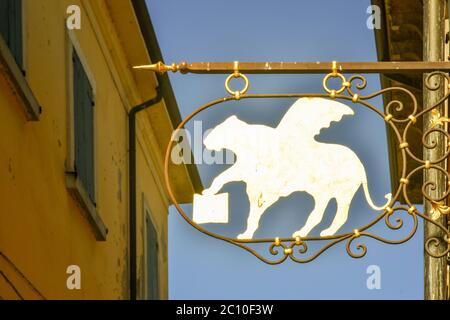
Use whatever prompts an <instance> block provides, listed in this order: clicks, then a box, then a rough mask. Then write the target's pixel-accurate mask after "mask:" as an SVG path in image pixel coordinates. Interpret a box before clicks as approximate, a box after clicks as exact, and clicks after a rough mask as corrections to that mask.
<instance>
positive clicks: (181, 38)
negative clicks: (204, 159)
mask: <svg viewBox="0 0 450 320" xmlns="http://www.w3.org/2000/svg"><path fill="white" fill-rule="evenodd" d="M148 5H149V11H150V14H151V17H152V21H153V24H154V27H155V29H156V32H157V35H158V40H159V43H160V46H161V49H162V52H163V55H164V57H165V61H166V62H167V63H171V62H173V61H176V62H180V61H184V60H186V61H234V60H239V61H332V60H337V61H376V50H375V41H374V35H373V31H372V30H369V29H368V28H367V26H366V20H367V17H368V15H367V13H366V10H367V7H368V6H369V5H370V3H369V1H368V0H367V1H366V0H365V1H362V0H348V1H331V0H328V1H327V0H317V1H298V0H297V1H287V0H283V1H266V0H259V1H236V0H228V1H211V0H196V1H181V0H178V1H176V0H159V1H157V0H150V1H148ZM170 77H171V81H172V86H173V89H174V91H175V95H176V98H177V101H178V105H179V108H180V111H181V114H182V116H183V117H186V116H187V115H188V114H189V113H190V112H192V111H193V110H195V109H196V108H198V107H199V106H200V105H202V104H204V103H206V102H208V101H210V100H214V99H216V98H219V97H223V96H225V95H226V92H225V90H224V80H225V78H226V75H180V74H173V75H172V74H171V75H170ZM322 77H323V76H322V75H257V76H256V75H250V76H249V78H250V81H251V87H250V91H249V92H252V93H256V92H258V93H283V92H318V93H321V92H322V90H323V89H322V87H321V79H322ZM367 80H368V86H367V88H366V92H373V91H376V90H378V89H379V87H380V86H379V79H378V76H376V75H368V76H367ZM293 102H294V100H292V99H291V100H289V99H278V100H273V99H272V100H258V101H251V100H246V101H239V102H232V103H227V104H223V105H221V106H219V107H217V108H213V109H211V110H208V111H206V112H204V113H201V114H200V115H199V116H198V117H196V118H195V120H201V121H203V127H204V129H208V128H211V127H214V126H215V125H217V124H218V123H219V122H221V121H223V120H224V119H225V118H226V117H228V116H229V115H231V114H236V115H237V116H238V117H239V118H241V119H242V120H245V121H246V122H249V123H260V124H266V125H270V126H275V125H277V123H278V121H279V120H280V119H281V118H282V116H283V114H284V113H285V112H286V111H287V109H288V107H289V106H290V105H291V104H292V103H293ZM372 102H373V103H374V104H375V105H377V106H379V107H380V108H381V105H382V104H381V99H375V100H373V101H372ZM352 108H353V109H354V111H355V116H353V117H345V118H344V119H343V120H342V121H340V122H339V123H334V124H333V125H332V126H331V127H330V128H329V129H326V130H322V133H321V134H320V136H319V137H318V140H319V141H323V142H334V143H339V144H343V145H346V146H348V147H350V148H351V149H353V150H354V151H355V152H356V153H357V154H358V156H359V157H360V159H361V160H362V162H363V164H364V165H365V167H366V171H367V175H368V180H369V186H370V189H371V194H372V197H373V198H374V199H375V202H377V203H381V202H383V201H382V200H383V199H384V198H383V196H384V194H386V193H387V192H389V191H390V190H389V186H390V182H389V174H388V155H387V144H386V135H385V127H384V123H383V121H381V120H380V118H378V117H377V116H376V115H375V114H374V113H373V112H371V111H369V110H367V109H364V108H363V107H362V106H358V105H354V106H352ZM189 128H190V129H192V124H189V125H188V129H189ZM225 168H226V167H225V166H219V165H215V166H206V165H201V166H199V170H200V174H201V177H202V181H203V183H204V185H205V186H207V187H209V185H210V184H211V181H212V179H213V178H214V177H215V176H216V175H217V174H218V173H219V172H221V171H223V170H224V169H225ZM222 191H223V192H229V193H230V224H229V225H226V226H223V225H208V226H207V227H208V229H210V230H212V231H214V232H217V233H221V234H224V235H227V236H236V235H237V234H238V233H241V232H242V231H243V228H244V222H245V220H246V218H247V214H248V200H247V199H246V194H245V190H244V185H243V184H242V183H231V184H228V185H226V186H225V187H224V188H223V189H222ZM312 208H313V200H312V198H311V197H310V196H309V195H308V194H306V193H295V194H293V195H291V196H290V197H288V198H285V199H282V200H280V201H279V202H278V203H276V204H275V205H274V206H273V207H272V208H270V209H269V210H268V211H267V212H266V214H265V215H264V216H263V218H262V220H261V227H260V229H259V230H258V231H257V233H256V235H255V236H257V237H264V236H268V237H273V236H289V235H290V234H292V232H293V231H296V230H298V229H299V228H300V227H301V226H302V225H303V223H304V221H305V219H306V217H307V215H308V214H309V212H310V211H311V210H312ZM185 210H186V211H187V212H190V211H191V206H189V205H187V206H185ZM335 210H336V206H335V204H334V203H330V205H329V206H328V208H327V211H326V216H325V219H324V221H323V222H322V223H321V224H320V225H319V226H318V227H317V228H315V229H314V230H313V231H312V234H318V233H319V232H320V231H321V230H322V229H324V228H326V227H327V226H328V225H329V224H330V222H331V219H332V218H333V213H334V212H335ZM374 215H375V212H373V211H372V210H371V209H370V208H369V207H368V206H367V204H366V202H365V200H364V196H363V193H362V192H361V190H360V191H358V193H357V195H356V196H355V199H354V200H353V202H352V208H351V210H350V218H349V220H348V221H347V223H346V224H345V225H344V227H343V228H342V229H341V231H349V230H353V229H354V228H358V227H360V226H362V225H364V224H365V223H367V222H368V221H370V220H372V219H373V217H374ZM405 223H406V225H405V227H404V230H403V231H401V232H397V233H393V232H387V231H386V227H385V226H383V224H382V223H381V224H380V225H379V226H377V227H375V228H373V229H372V231H373V232H375V233H379V234H381V235H385V236H387V237H390V238H392V239H398V238H400V237H401V235H402V234H403V235H404V234H405V233H406V232H408V231H409V229H408V226H409V225H408V223H407V220H405ZM422 239H423V237H422V226H420V228H419V230H418V232H417V234H416V236H415V237H414V238H413V239H412V240H411V241H409V242H407V243H406V244H403V245H395V246H391V245H386V244H382V243H379V242H376V241H371V240H367V239H364V242H365V243H366V244H367V247H368V253H367V255H366V256H365V257H364V258H362V259H352V258H350V257H349V256H348V255H347V253H346V251H345V246H344V245H339V246H336V247H333V248H331V249H329V250H328V251H327V252H325V253H324V254H323V255H322V256H320V257H319V258H318V259H316V260H315V261H313V262H311V263H309V264H302V265H300V264H296V263H292V262H291V261H286V262H285V263H283V264H281V265H277V266H270V265H266V264H264V263H262V262H260V261H259V260H258V259H257V258H255V257H254V256H253V255H251V254H249V253H248V252H246V251H244V250H242V249H240V248H238V247H235V246H232V245H230V244H227V243H225V242H222V241H220V240H216V239H214V238H210V237H208V236H206V235H204V234H202V233H200V232H198V231H197V230H195V229H193V228H192V227H191V226H190V225H188V224H187V223H186V222H185V221H184V220H183V219H182V218H181V216H180V215H179V214H178V213H177V211H176V210H174V208H171V209H170V210H169V292H170V293H169V295H170V298H171V299H422V298H423V290H422V288H423V258H422V256H423V246H422ZM371 265H377V266H379V267H380V269H381V289H380V290H369V289H368V288H367V286H366V280H367V278H368V277H369V275H368V274H367V273H366V270H367V268H368V267H369V266H371Z"/></svg>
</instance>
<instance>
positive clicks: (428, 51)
mask: <svg viewBox="0 0 450 320" xmlns="http://www.w3.org/2000/svg"><path fill="white" fill-rule="evenodd" d="M423 4H424V5H423V9H424V10H423V14H424V17H423V35H424V38H423V59H424V61H426V62H424V63H426V64H429V63H437V61H443V60H444V51H445V49H444V48H445V12H446V10H447V7H446V1H445V0H424V2H423ZM432 61H434V62H432ZM441 63H442V62H441ZM424 79H425V78H424ZM432 80H433V81H432V82H436V83H438V82H439V81H445V80H444V79H443V78H442V77H439V76H436V77H434V78H433V79H432ZM445 87H446V85H445V84H444V85H441V86H439V89H438V90H432V91H431V90H428V89H427V87H426V86H425V83H424V85H423V103H424V108H427V107H429V106H431V105H434V104H436V103H437V102H438V101H439V100H440V99H441V98H442V97H443V96H444V94H445ZM444 109H445V104H444V103H442V104H441V105H440V106H439V107H438V108H437V110H438V111H439V113H440V114H446V113H445V110H444ZM431 119H432V114H431V112H427V113H426V114H425V115H424V119H423V129H424V132H425V131H426V130H428V129H430V126H431V123H432V122H431ZM433 142H435V143H436V146H435V148H432V149H429V148H424V149H423V155H424V159H425V160H430V161H433V160H436V159H438V158H440V157H442V156H443V155H444V154H445V149H446V138H445V137H444V136H443V135H442V134H439V133H436V132H435V133H432V134H430V135H429V136H428V137H427V143H429V144H431V143H433ZM440 165H441V166H442V167H445V166H446V164H445V162H444V161H443V162H442V163H441V164H440ZM428 181H430V182H433V183H434V184H435V188H428V190H427V191H428V194H429V195H430V196H431V197H432V198H439V197H442V196H443V194H444V193H445V190H446V179H445V176H444V174H442V173H441V172H439V171H438V170H425V171H424V183H426V182H428ZM431 208H432V206H431V203H430V202H429V201H426V199H424V212H425V214H429V212H430V210H431ZM445 220H446V218H445V216H442V217H441V218H439V220H438V222H439V223H441V224H442V225H446V221H445ZM443 236H444V234H443V232H442V230H440V229H439V228H437V227H436V226H435V225H433V224H431V223H427V222H425V224H424V237H425V239H428V238H430V237H438V238H442V237H443ZM444 245H445V242H443V243H442V244H441V246H442V247H440V248H439V250H442V249H444V250H445V248H444V247H443V246H444ZM446 282H447V262H446V258H445V257H443V258H434V257H431V256H430V255H428V254H425V255H424V290H425V292H424V294H425V299H427V300H445V299H447V293H446Z"/></svg>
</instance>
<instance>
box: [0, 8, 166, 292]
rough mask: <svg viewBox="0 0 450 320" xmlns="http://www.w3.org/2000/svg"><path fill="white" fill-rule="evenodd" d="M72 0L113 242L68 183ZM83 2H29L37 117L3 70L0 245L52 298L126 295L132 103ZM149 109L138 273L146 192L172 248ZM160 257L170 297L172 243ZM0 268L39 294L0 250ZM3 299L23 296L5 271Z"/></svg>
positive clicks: (101, 197) (28, 57) (142, 140)
mask: <svg viewBox="0 0 450 320" xmlns="http://www.w3.org/2000/svg"><path fill="white" fill-rule="evenodd" d="M98 2H101V1H98ZM72 4H77V5H80V7H81V8H82V28H81V30H79V31H74V32H73V35H74V38H75V39H76V42H78V45H79V47H80V48H81V54H82V56H83V57H84V59H85V62H86V64H87V66H88V68H87V69H88V70H87V71H88V73H89V74H90V75H91V76H92V78H93V80H94V81H93V83H92V85H93V87H94V90H95V94H96V98H95V100H96V105H95V109H96V111H95V117H96V119H95V146H96V149H95V157H96V159H95V162H96V163H95V172H96V177H95V178H96V192H97V208H98V212H99V214H100V216H101V218H102V219H103V221H104V223H105V225H106V227H107V228H108V230H109V233H108V236H107V241H105V242H99V241H96V240H95V237H94V234H93V232H92V230H91V227H90V225H89V223H88V221H87V219H86V218H85V217H84V215H83V214H82V212H81V210H82V209H81V208H80V207H79V206H78V204H77V202H76V201H75V200H74V199H73V198H72V197H71V196H70V193H69V191H68V190H67V188H66V176H65V171H66V158H67V149H68V143H69V139H68V134H67V130H68V129H67V128H68V121H69V116H68V108H67V101H68V98H67V97H68V92H69V91H68V90H69V88H68V73H67V63H68V62H67V61H66V56H67V50H68V47H67V45H68V42H67V30H66V28H65V19H66V17H67V15H66V9H67V7H68V6H69V5H72ZM110 5H111V4H110ZM85 9H86V8H85V1H83V3H82V2H81V1H75V0H70V1H65V0H28V1H25V6H24V11H25V18H24V20H25V36H24V37H25V54H24V57H25V69H26V71H27V81H28V83H29V85H30V87H31V89H32V91H33V93H34V95H35V96H36V98H37V100H38V101H39V103H40V105H41V106H42V109H43V112H42V115H41V118H40V120H39V121H38V122H27V121H26V118H25V116H24V114H23V111H22V110H23V107H22V106H21V105H20V102H19V101H18V100H17V99H18V98H17V97H15V96H14V94H13V91H12V90H11V87H10V85H9V83H8V82H7V81H6V79H5V77H3V76H0V252H2V253H3V254H4V255H6V256H7V257H9V259H11V261H12V262H13V263H14V264H15V265H16V266H17V268H18V269H20V271H21V272H22V273H23V275H25V276H26V278H27V279H29V281H30V282H31V283H32V284H33V285H34V286H35V287H36V288H37V289H38V290H39V291H40V292H41V293H42V295H43V296H44V297H45V298H47V299H127V298H128V297H129V282H128V281H129V268H128V265H129V251H128V245H129V244H128V239H129V232H128V218H129V212H128V211H129V210H128V207H129V201H128V122H127V121H128V116H127V111H128V108H129V106H132V105H133V103H134V101H132V100H130V101H124V96H123V94H122V95H121V94H120V90H119V89H120V86H121V84H120V83H118V82H117V77H114V76H113V72H112V71H111V68H110V65H109V64H108V63H107V59H106V58H105V54H104V51H102V47H101V45H100V41H101V40H102V39H99V32H98V30H96V29H95V24H94V23H92V21H90V19H89V17H88V16H87V15H86V14H85ZM123 27H124V28H125V27H126V26H123ZM122 40H123V42H126V39H122ZM127 67H128V66H127ZM0 72H1V71H0ZM149 85H152V86H154V85H155V84H151V83H149ZM136 90H137V89H136ZM143 115H144V117H143V118H144V120H140V121H139V124H138V131H140V132H144V133H145V132H148V135H149V137H147V138H146V137H145V136H144V134H141V133H139V134H138V144H137V146H138V153H137V159H138V160H137V161H138V171H137V172H138V175H139V181H138V192H137V203H138V211H137V215H138V217H139V220H138V266H139V275H138V278H139V280H140V281H142V280H143V276H142V275H141V273H142V272H143V265H142V263H143V262H142V261H143V250H144V244H143V238H142V234H143V225H142V217H143V214H142V194H144V195H145V198H146V199H147V202H148V204H149V206H150V208H151V211H152V214H153V215H154V221H155V224H156V227H157V229H158V234H159V239H160V241H162V243H161V244H160V247H163V248H164V247H165V248H167V209H168V202H167V199H166V198H165V196H164V193H163V191H162V189H163V185H162V184H161V183H160V181H159V180H158V178H157V175H156V174H155V173H154V172H152V170H153V171H154V170H156V169H155V168H156V167H155V165H154V163H152V161H154V160H152V157H153V156H152V153H153V150H152V149H151V148H150V147H149V146H150V144H149V143H147V142H146V139H154V137H152V134H153V133H152V131H151V128H150V127H149V124H148V122H147V121H145V116H146V115H145V114H143ZM141 173H143V174H141ZM159 260H160V267H159V270H160V294H161V298H167V296H168V293H167V252H166V250H164V251H161V255H160V259H159ZM69 265H78V266H79V267H80V268H81V290H68V289H67V287H66V280H67V277H68V276H69V275H68V274H66V268H67V267H68V266H69ZM1 270H3V272H4V273H5V274H7V275H9V278H10V280H11V282H13V283H14V285H15V286H16V287H17V290H18V291H20V292H21V293H23V295H24V298H29V299H37V298H39V295H37V294H36V292H34V291H33V290H30V285H29V284H27V283H26V281H25V280H24V279H22V278H21V277H20V276H18V273H17V272H16V271H14V270H13V268H12V267H11V266H10V265H8V263H6V262H5V261H4V259H2V257H1V256H0V271H1ZM142 286H143V284H141V285H140V287H142ZM0 297H2V298H5V299H9V298H14V297H16V298H17V296H15V294H14V292H12V291H11V288H10V286H8V285H7V284H5V281H4V279H2V278H1V277H0Z"/></svg>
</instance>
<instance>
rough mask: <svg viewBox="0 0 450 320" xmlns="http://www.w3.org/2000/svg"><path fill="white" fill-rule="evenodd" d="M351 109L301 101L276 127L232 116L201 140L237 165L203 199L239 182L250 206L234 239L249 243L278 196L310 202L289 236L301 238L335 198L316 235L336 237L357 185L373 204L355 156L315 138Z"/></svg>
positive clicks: (316, 100)
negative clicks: (328, 219)
mask: <svg viewBox="0 0 450 320" xmlns="http://www.w3.org/2000/svg"><path fill="white" fill-rule="evenodd" d="M353 114H354V112H353V110H352V109H351V108H349V107H348V106H346V105H345V104H343V103H340V102H337V101H335V100H329V99H323V98H300V99H298V100H297V101H296V102H295V103H294V104H293V105H292V106H291V107H290V108H289V110H288V111H287V113H286V114H285V115H284V117H283V118H282V120H281V121H280V123H279V124H278V126H277V127H276V128H272V127H268V126H264V125H254V124H248V123H246V122H244V121H242V120H240V119H238V118H237V117H236V116H231V117H229V118H228V119H226V120H225V121H224V122H223V123H221V124H219V125H218V126H216V127H215V128H214V129H213V130H212V131H211V132H210V134H209V135H208V136H207V137H206V138H205V140H204V144H205V146H206V148H208V149H210V150H215V151H220V150H223V149H229V150H231V151H233V152H234V153H235V154H236V162H235V163H234V165H233V166H231V167H230V168H229V169H227V170H225V171H224V172H222V173H221V174H220V175H219V176H217V177H216V178H215V179H214V180H213V182H212V184H211V187H210V188H208V189H205V190H204V191H203V193H202V195H204V196H206V195H215V194H217V193H218V192H219V191H220V189H221V188H222V187H223V186H224V185H225V184H227V183H229V182H233V181H243V182H245V183H246V192H247V195H248V198H249V202H250V212H249V215H248V220H247V228H246V230H245V231H244V232H243V233H242V234H240V235H238V238H239V239H251V238H252V237H253V234H254V233H255V231H256V230H257V229H258V226H259V221H260V219H261V216H262V215H263V214H264V212H265V211H266V210H267V209H268V208H269V207H270V206H271V205H272V204H274V203H275V202H276V201H278V200H279V199H280V198H281V197H288V196H289V195H290V194H292V193H293V192H297V191H302V192H306V193H308V194H310V195H311V196H312V197H313V198H314V202H315V206H314V209H313V211H312V212H311V213H310V214H309V216H308V219H307V221H306V224H305V225H304V226H303V227H302V228H301V229H300V230H298V231H296V232H295V233H294V234H293V237H297V236H300V237H305V236H307V235H308V234H309V232H310V231H311V230H312V229H313V228H314V227H315V226H317V225H318V224H319V223H320V222H321V221H322V218H323V216H324V212H325V209H326V207H327V205H328V203H329V202H330V200H331V199H333V198H334V199H336V202H337V211H336V215H335V217H334V219H333V222H332V223H331V225H330V226H329V227H328V228H327V229H325V230H323V231H322V232H321V233H320V235H321V236H330V235H333V234H335V233H336V231H337V230H339V229H340V228H341V227H342V226H343V224H344V223H345V222H346V221H347V218H348V213H349V208H350V204H351V202H352V199H353V197H354V195H355V193H356V191H357V190H358V189H359V188H360V187H361V186H362V187H363V190H364V195H365V197H366V200H367V202H368V204H369V205H370V206H371V207H372V208H373V209H374V210H383V209H384V208H385V207H386V206H387V205H389V203H390V201H391V194H387V195H386V198H387V202H386V204H384V205H382V206H377V205H375V204H374V203H373V201H372V199H371V196H370V193H369V189H368V184H367V175H366V172H365V169H364V166H363V164H362V163H361V161H360V159H359V158H358V156H357V155H356V154H355V153H354V152H353V151H352V150H351V149H349V148H348V147H346V146H343V145H339V144H330V143H322V142H319V141H317V140H315V136H317V135H318V134H319V133H320V130H321V129H322V128H328V127H329V126H330V125H331V122H333V121H340V120H341V119H342V117H343V116H345V115H353Z"/></svg>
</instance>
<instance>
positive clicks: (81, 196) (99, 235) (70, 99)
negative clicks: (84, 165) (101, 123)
mask: <svg viewBox="0 0 450 320" xmlns="http://www.w3.org/2000/svg"><path fill="white" fill-rule="evenodd" d="M74 52H76V53H77V56H78V58H79V60H80V62H81V65H82V66H83V69H84V72H85V73H86V76H87V78H88V81H89V82H90V85H91V87H92V99H93V101H94V106H93V108H94V110H93V151H92V152H93V170H94V199H95V202H94V201H93V200H91V198H90V197H89V194H88V192H87V190H86V188H85V187H84V185H83V183H82V182H81V180H80V179H79V177H78V174H77V172H76V169H75V161H76V156H75V97H74V88H75V87H74V82H73V81H74V70H73V53H74ZM66 85H67V92H66V96H67V103H66V105H67V110H66V114H67V126H66V127H67V133H66V134H67V151H66V164H65V167H66V186H67V188H68V190H69V191H70V193H71V195H72V196H73V198H74V199H75V200H76V201H77V203H78V204H79V205H80V207H81V209H82V211H83V213H84V215H85V216H86V218H87V220H88V222H89V223H90V225H91V227H92V230H93V232H94V235H95V237H96V239H97V240H98V241H106V236H107V233H108V229H107V227H106V225H105V223H104V222H103V220H102V218H101V215H100V213H99V208H98V183H97V181H98V179H97V172H98V170H97V169H98V168H97V163H98V161H97V152H96V150H97V130H96V123H97V107H96V105H97V104H96V101H97V91H96V83H95V78H94V76H93V73H92V72H91V69H90V68H89V64H88V63H87V59H86V57H85V55H84V53H83V50H82V49H81V47H80V45H79V42H78V40H77V38H76V36H75V33H74V32H73V31H71V30H68V31H67V33H66Z"/></svg>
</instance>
